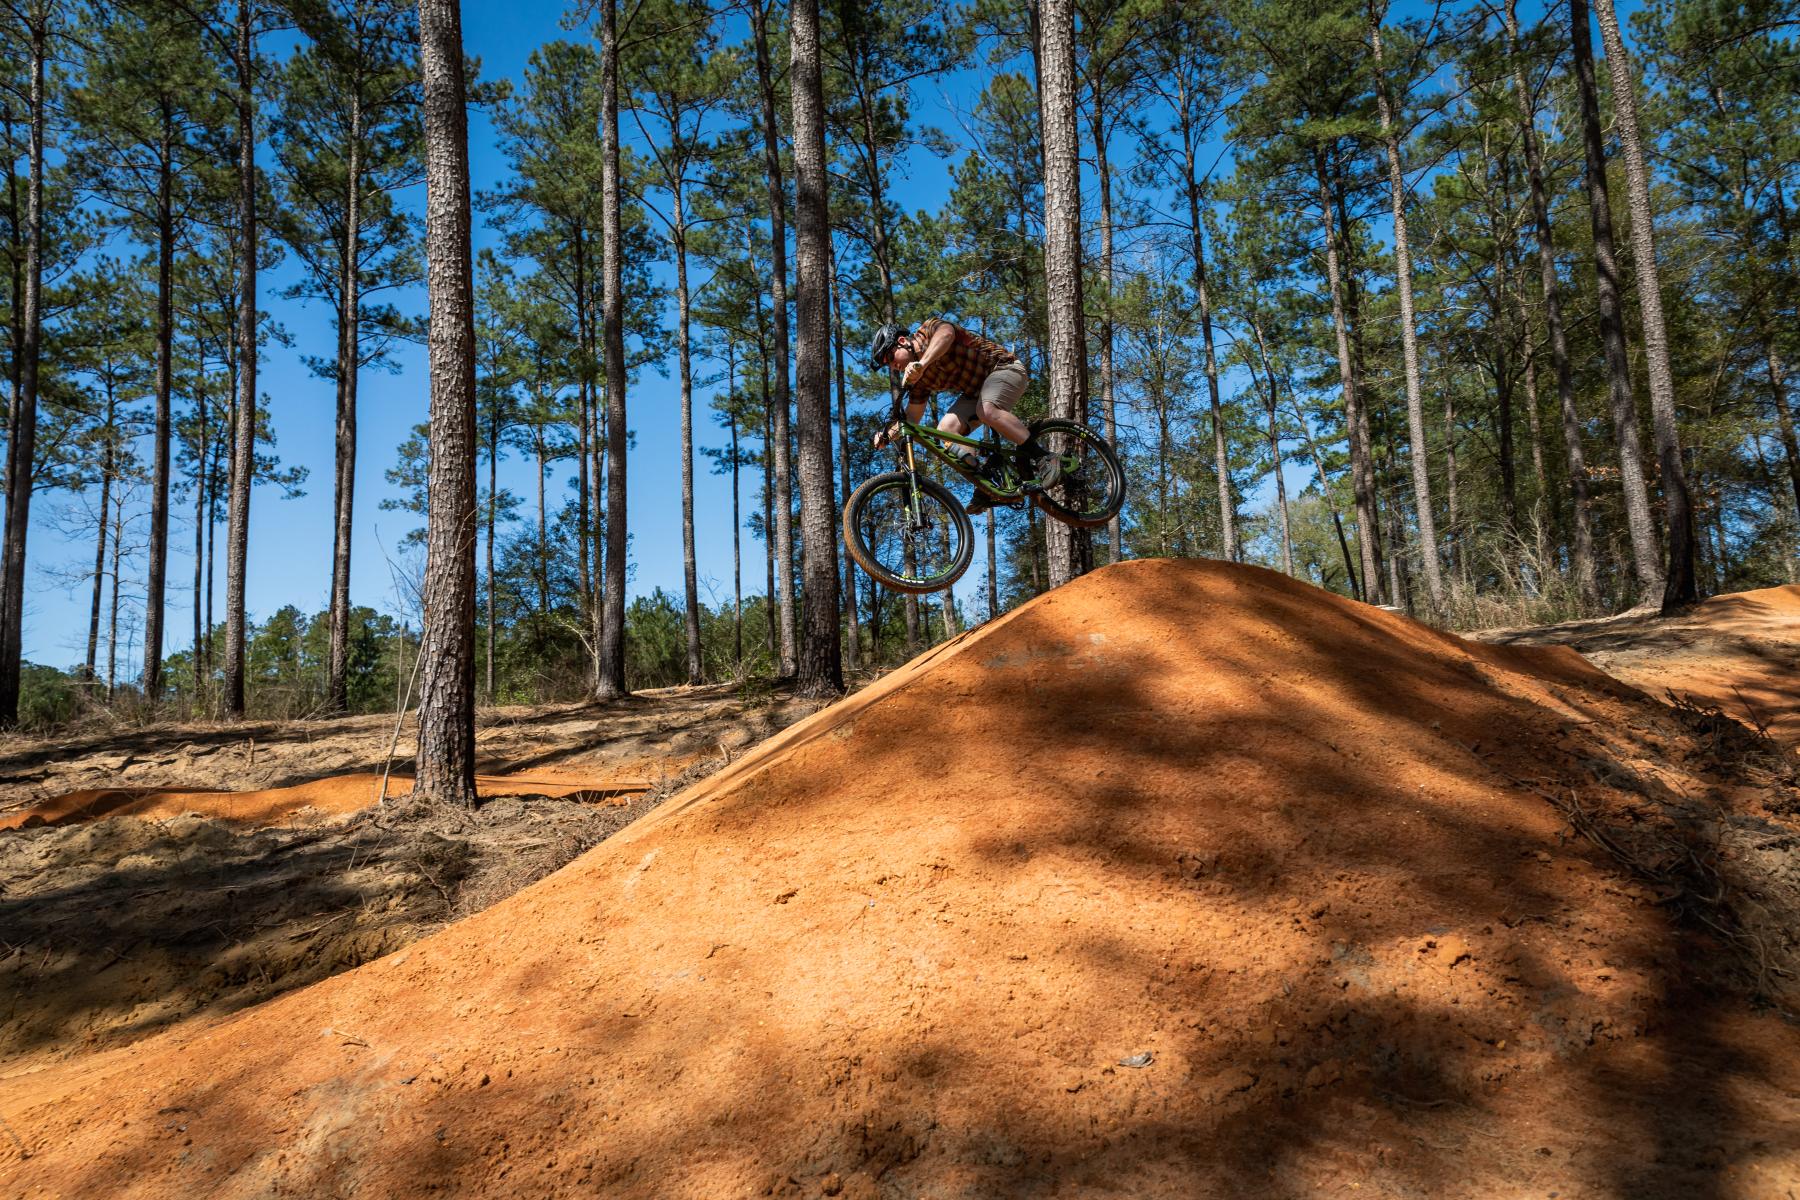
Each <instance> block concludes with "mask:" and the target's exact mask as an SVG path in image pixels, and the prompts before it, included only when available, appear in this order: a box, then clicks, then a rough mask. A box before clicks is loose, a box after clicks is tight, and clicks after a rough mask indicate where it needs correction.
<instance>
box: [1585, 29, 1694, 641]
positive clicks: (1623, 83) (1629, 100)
mask: <svg viewBox="0 0 1800 1200" xmlns="http://www.w3.org/2000/svg"><path fill="white" fill-rule="evenodd" d="M1594 12H1595V15H1597V16H1598V17H1599V18H1600V40H1601V42H1602V43H1603V44H1604V45H1605V46H1606V67H1607V70H1608V72H1609V73H1610V74H1611V75H1612V84H1613V112H1614V114H1615V116H1616V118H1617V125H1618V130H1619V151H1620V153H1621V154H1622V155H1623V156H1624V159H1625V204H1626V208H1627V210H1628V211H1629V212H1630V213H1631V260H1632V266H1633V267H1634V268H1635V270H1636V271H1637V284H1638V288H1637V292H1638V310H1639V312H1640V313H1641V314H1642V316H1643V329H1644V369H1645V374H1647V375H1648V376H1649V377H1650V421H1651V427H1652V429H1653V431H1654V432H1655V434H1656V457H1657V460H1658V462H1659V463H1660V465H1661V466H1662V494H1663V508H1664V510H1665V511H1666V512H1667V514H1668V521H1669V560H1668V570H1667V572H1666V573H1665V576H1664V579H1663V595H1662V607H1663V611H1664V612H1670V611H1672V610H1674V609H1677V608H1680V607H1681V606H1683V605H1686V604H1692V603H1693V602H1694V601H1696V600H1698V599H1699V598H1700V592H1699V584H1698V582H1697V581H1696V579H1695V578H1694V501H1693V498H1692V497H1691V496H1690V495H1689V493H1688V483H1687V469H1686V466H1685V465H1684V463H1683V461H1682V456H1681V429H1680V426H1679V424H1678V423H1677V420H1676V415H1675V374H1674V371H1673V370H1672V369H1671V368H1670V366H1669V331H1668V326H1667V323H1666V322H1665V321H1664V320H1663V307H1662V281H1661V279H1660V277H1659V274H1658V272H1657V268H1656V229H1655V213H1654V212H1653V211H1652V210H1651V207H1650V169H1649V167H1648V166H1647V165H1646V163H1645V161H1644V142H1643V136H1642V134H1641V133H1640V131H1639V126H1638V108H1637V73H1636V72H1635V71H1633V70H1632V66H1631V55H1630V53H1629V52H1628V51H1627V50H1626V49H1625V40H1624V39H1623V38H1622V37H1620V36H1619V19H1618V16H1617V15H1616V14H1615V13H1614V12H1613V0H1594ZM1583 32H1584V33H1585V32H1586V28H1585V25H1584V27H1583Z"/></svg>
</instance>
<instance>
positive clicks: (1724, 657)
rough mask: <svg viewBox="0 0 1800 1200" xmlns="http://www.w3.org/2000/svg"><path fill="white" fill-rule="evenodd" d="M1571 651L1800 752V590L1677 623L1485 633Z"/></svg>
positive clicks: (1718, 599)
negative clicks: (1763, 732) (1714, 710)
mask: <svg viewBox="0 0 1800 1200" xmlns="http://www.w3.org/2000/svg"><path fill="white" fill-rule="evenodd" d="M1482 636H1483V637H1485V638H1488V639H1490V640H1493V641H1497V642H1506V643H1509V644H1513V645H1540V646H1542V645H1562V646H1570V647H1572V648H1574V649H1576V650H1578V651H1580V652H1581V654H1582V656H1583V657H1584V658H1586V659H1587V660H1588V661H1590V662H1592V663H1594V664H1595V665H1596V666H1598V667H1600V668H1601V669H1603V670H1605V671H1606V672H1607V673H1609V674H1611V675H1614V676H1617V677H1618V678H1620V679H1623V680H1625V681H1626V682H1628V683H1635V684H1638V685H1639V686H1641V687H1643V688H1644V690H1646V691H1648V692H1649V693H1650V694H1651V695H1653V696H1657V697H1659V698H1664V697H1667V695H1668V693H1670V692H1673V693H1675V699H1676V700H1677V701H1678V702H1680V701H1691V702H1693V703H1696V704H1700V705H1703V706H1706V707H1711V708H1717V709H1719V710H1720V711H1722V712H1725V713H1728V714H1730V715H1731V716H1733V717H1736V718H1737V719H1738V720H1740V721H1742V722H1744V723H1745V724H1747V725H1750V726H1751V727H1752V728H1757V727H1760V728H1763V729H1765V730H1767V732H1768V733H1769V735H1770V736H1772V737H1774V738H1775V739H1777V740H1778V741H1781V742H1783V743H1785V744H1786V745H1788V746H1790V747H1795V748H1800V586H1795V585H1791V584H1790V585H1789V586H1787V587H1775V588H1763V589H1761V590H1759V591H1754V592H1733V593H1732V594H1730V595H1726V596H1714V597H1712V598H1711V599H1709V600H1705V601H1702V602H1701V603H1699V604H1697V605H1695V606H1694V607H1693V608H1691V609H1689V610H1688V611H1686V612H1684V613H1681V614H1679V615H1677V616H1673V617H1654V616H1642V615H1631V616H1623V617H1612V618H1608V619H1604V620H1598V621H1571V622H1568V623H1567V624H1563V625H1547V626H1542V627H1539V628H1537V629H1530V630H1495V631H1493V632H1491V633H1487V634H1483V635H1482Z"/></svg>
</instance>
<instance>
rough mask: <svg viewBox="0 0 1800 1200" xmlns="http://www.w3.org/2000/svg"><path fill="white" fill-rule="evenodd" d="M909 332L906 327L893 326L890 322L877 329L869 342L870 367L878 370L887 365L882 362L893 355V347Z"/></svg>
mask: <svg viewBox="0 0 1800 1200" xmlns="http://www.w3.org/2000/svg"><path fill="white" fill-rule="evenodd" d="M910 332H911V331H910V330H908V329H907V328H906V326H904V325H895V324H893V323H892V322H889V323H888V324H886V325H883V326H882V327H881V328H880V329H877V330H876V331H875V336H874V337H873V338H871V339H870V341H869V365H870V367H871V368H873V369H875V370H880V369H881V368H882V367H885V366H887V363H885V362H883V361H882V360H883V359H884V358H886V357H887V356H888V355H889V354H891V353H893V350H894V347H895V346H897V345H899V344H900V339H901V338H903V337H906V336H907V335H908V334H909V333H910Z"/></svg>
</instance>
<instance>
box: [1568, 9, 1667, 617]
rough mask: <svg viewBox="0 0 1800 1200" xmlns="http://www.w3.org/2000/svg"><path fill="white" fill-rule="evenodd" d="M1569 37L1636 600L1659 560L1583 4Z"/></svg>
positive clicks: (1656, 587)
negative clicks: (1579, 106)
mask: <svg viewBox="0 0 1800 1200" xmlns="http://www.w3.org/2000/svg"><path fill="white" fill-rule="evenodd" d="M1569 33H1570V42H1571V44H1572V45H1573V47H1574V56H1575V75H1576V81H1577V84H1578V86H1577V89H1576V90H1577V91H1578V92H1579V93H1580V95H1581V135H1582V146H1583V149H1584V150H1585V151H1586V154H1587V191H1588V215H1589V219H1590V220H1591V221H1592V222H1593V229H1594V286H1595V291H1596V293H1597V296H1598V301H1599V305H1598V307H1599V316H1600V340H1601V343H1602V344H1603V346H1604V347H1605V350H1606V373H1607V383H1608V388H1609V395H1610V398H1611V408H1612V422H1613V434H1614V436H1615V437H1616V438H1617V439H1618V443H1619V476H1620V480H1621V482H1622V484H1623V486H1624V491H1625V521H1626V527H1627V529H1628V531H1629V533H1630V535H1631V558H1632V566H1633V568H1634V573H1635V575H1636V578H1637V584H1638V593H1639V598H1640V600H1641V601H1642V600H1647V599H1648V598H1649V597H1652V596H1660V595H1661V593H1662V590H1663V575H1662V561H1661V554H1660V552H1659V550H1658V547H1657V544H1656V526H1655V524H1654V523H1653V521H1652V520H1651V516H1650V491H1649V488H1648V487H1647V486H1646V485H1645V483H1644V452H1643V446H1642V444H1641V442H1640V439H1639V436H1638V416H1637V402H1636V401H1635V400H1634V399H1633V397H1632V394H1631V360H1630V358H1629V357H1628V356H1627V355H1626V351H1625V322H1624V317H1623V315H1622V314H1621V313H1620V311H1619V266H1618V260H1617V258H1616V257H1615V255H1614V252H1613V232H1612V202H1611V199H1610V197H1609V194H1608V190H1607V183H1606V145H1605V143H1604V141H1603V140H1602V138H1601V133H1600V96H1599V90H1598V87H1597V85H1596V84H1595V81H1594V49H1593V42H1592V40H1591V38H1590V35H1589V33H1588V7H1587V0H1569Z"/></svg>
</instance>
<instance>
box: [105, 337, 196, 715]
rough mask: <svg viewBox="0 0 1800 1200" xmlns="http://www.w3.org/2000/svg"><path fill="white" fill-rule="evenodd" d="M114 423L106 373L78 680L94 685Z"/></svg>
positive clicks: (114, 401) (113, 403) (114, 407)
mask: <svg viewBox="0 0 1800 1200" xmlns="http://www.w3.org/2000/svg"><path fill="white" fill-rule="evenodd" d="M117 421H118V402H117V398H116V397H115V395H114V392H113V381H112V375H111V373H110V372H108V374H107V376H106V425H105V430H106V434H105V437H106V441H105V442H104V443H102V445H101V448H100V520H99V521H98V522H97V524H98V525H99V527H100V529H99V532H98V533H97V534H96V535H95V538H94V599H93V603H92V604H91V605H90V606H89V608H88V641H87V659H86V663H85V665H84V666H83V668H82V677H83V678H84V679H86V680H87V682H88V683H90V684H91V683H93V682H94V668H95V665H96V662H97V660H98V657H99V653H100V601H101V596H102V592H103V591H104V588H105V583H106V533H107V529H106V523H107V521H109V520H110V519H111V515H110V513H109V511H108V510H109V509H110V507H111V505H112V481H113V469H114V468H113V445H114V438H115V437H116V436H117V435H118V430H117V428H116V423H117ZM200 496H201V501H202V504H204V502H205V497H206V489H205V488H204V487H202V488H201V489H200ZM194 611H195V612H196V613H198V612H199V608H198V607H197V606H196V608H195V610H194ZM198 655H199V648H198V647H196V648H195V656H196V661H198V660H199V659H198Z"/></svg>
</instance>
